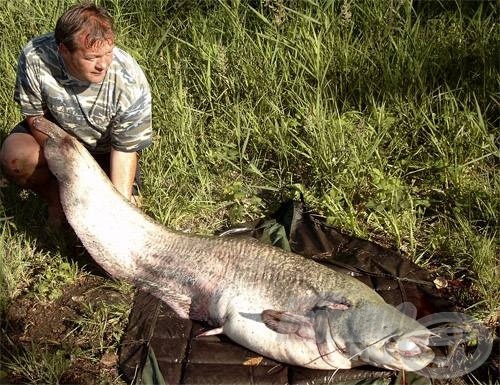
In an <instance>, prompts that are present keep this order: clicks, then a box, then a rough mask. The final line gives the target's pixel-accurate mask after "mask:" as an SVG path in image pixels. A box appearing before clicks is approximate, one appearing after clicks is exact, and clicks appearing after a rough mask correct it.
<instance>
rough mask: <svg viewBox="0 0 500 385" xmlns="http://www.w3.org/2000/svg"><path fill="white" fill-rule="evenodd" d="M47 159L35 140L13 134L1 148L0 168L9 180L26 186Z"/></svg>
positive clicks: (27, 136) (21, 134) (23, 135)
mask: <svg viewBox="0 0 500 385" xmlns="http://www.w3.org/2000/svg"><path fill="white" fill-rule="evenodd" d="M44 163H45V159H44V158H43V155H42V154H41V148H40V146H39V145H38V143H37V142H36V141H35V139H34V138H33V137H32V136H31V135H29V134H24V133H13V134H11V135H9V136H8V137H7V138H5V140H4V142H3V143H2V146H1V148H0V166H1V168H2V172H3V174H4V175H5V177H7V178H8V179H10V180H12V181H13V182H16V183H18V184H21V185H24V184H25V183H26V181H27V179H28V178H29V177H30V176H31V175H32V174H33V173H34V171H35V170H36V169H37V167H39V166H41V165H43V164H44Z"/></svg>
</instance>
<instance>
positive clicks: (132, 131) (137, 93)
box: [111, 64, 152, 152]
mask: <svg viewBox="0 0 500 385" xmlns="http://www.w3.org/2000/svg"><path fill="white" fill-rule="evenodd" d="M136 66H137V67H136V70H135V73H134V74H133V76H127V78H128V82H129V84H128V85H127V86H126V87H124V89H123V90H120V92H122V93H123V97H122V99H123V100H122V101H121V103H120V104H121V105H120V109H119V112H118V114H117V116H116V117H115V119H114V127H113V129H112V133H111V146H112V147H113V148H114V149H116V150H118V151H124V152H133V151H140V150H142V149H144V148H146V147H147V146H149V145H150V144H151V141H152V128H151V91H150V87H149V84H148V81H147V79H146V76H145V75H144V73H143V72H142V70H141V69H140V68H139V67H138V65H137V64H136Z"/></svg>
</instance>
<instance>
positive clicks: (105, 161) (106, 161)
mask: <svg viewBox="0 0 500 385" xmlns="http://www.w3.org/2000/svg"><path fill="white" fill-rule="evenodd" d="M10 133H11V134H14V133H23V134H30V135H31V130H30V128H29V126H28V125H27V124H26V121H25V120H23V121H22V122H20V123H18V124H17V125H16V126H15V127H14V128H13V129H12V131H11V132H10ZM90 155H92V156H93V157H94V159H95V160H96V162H97V163H98V164H99V166H101V168H102V169H103V171H104V172H105V173H106V175H108V176H109V172H110V157H109V153H105V154H92V153H91V152H90ZM141 188H142V175H141V168H140V166H139V163H138V164H137V170H136V172H135V179H134V185H133V187H132V195H139V191H140V190H141Z"/></svg>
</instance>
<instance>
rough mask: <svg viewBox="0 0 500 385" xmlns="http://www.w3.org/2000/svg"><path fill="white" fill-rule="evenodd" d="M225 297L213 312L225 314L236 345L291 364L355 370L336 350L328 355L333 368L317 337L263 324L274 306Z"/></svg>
mask: <svg viewBox="0 0 500 385" xmlns="http://www.w3.org/2000/svg"><path fill="white" fill-rule="evenodd" d="M225 294H227V295H224V294H223V295H222V297H221V300H220V301H219V302H218V305H219V306H220V308H218V309H213V308H212V310H215V311H217V312H218V313H219V316H220V315H222V313H225V314H224V315H225V318H224V322H223V326H222V330H223V333H224V334H225V335H227V336H228V337H229V338H231V339H232V340H233V341H235V342H236V343H238V344H240V345H242V346H245V347H247V348H249V349H250V350H253V351H255V352H257V353H260V354H262V355H263V356H266V357H272V358H273V359H274V360H277V361H280V362H284V363H287V364H291V365H299V366H304V367H307V368H311V369H326V370H331V369H337V368H340V369H349V368H351V367H353V362H351V361H350V360H348V359H347V358H346V357H345V356H344V355H343V354H342V353H341V352H339V351H332V352H330V353H329V354H328V361H329V362H330V363H332V362H333V363H335V367H333V366H332V365H331V364H329V363H328V362H327V361H325V360H324V359H323V358H322V357H321V354H320V352H319V351H318V347H317V344H316V341H315V339H314V338H304V337H301V336H298V335H296V334H280V333H277V332H275V331H273V330H271V329H270V328H268V327H267V326H266V325H265V324H264V323H263V322H262V319H261V314H262V312H263V311H264V310H266V309H272V308H273V304H271V303H265V304H262V303H255V302H253V303H252V302H251V301H250V299H249V298H244V297H245V296H232V295H230V294H229V293H225ZM274 307H275V306H274Z"/></svg>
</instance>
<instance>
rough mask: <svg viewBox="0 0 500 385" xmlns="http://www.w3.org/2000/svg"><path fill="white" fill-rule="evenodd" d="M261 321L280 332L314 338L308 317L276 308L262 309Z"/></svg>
mask: <svg viewBox="0 0 500 385" xmlns="http://www.w3.org/2000/svg"><path fill="white" fill-rule="evenodd" d="M261 318H262V322H264V324H265V325H266V326H267V327H268V328H269V329H271V330H274V331H275V332H276V333H280V334H297V335H298V336H300V337H303V338H314V330H313V324H312V322H311V319H310V318H309V317H306V316H303V315H299V314H294V313H289V312H286V311H278V310H271V309H268V310H264V311H263V312H262V314H261Z"/></svg>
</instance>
